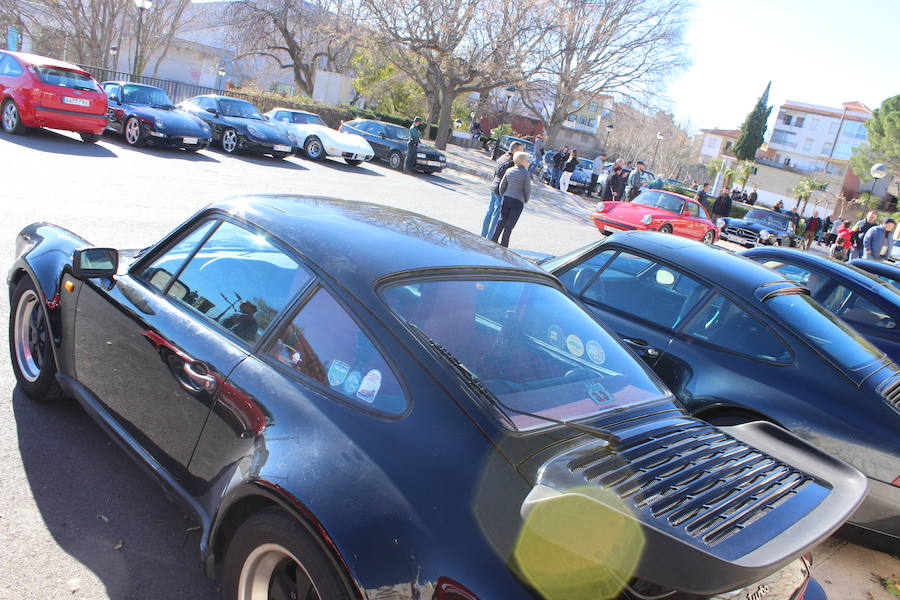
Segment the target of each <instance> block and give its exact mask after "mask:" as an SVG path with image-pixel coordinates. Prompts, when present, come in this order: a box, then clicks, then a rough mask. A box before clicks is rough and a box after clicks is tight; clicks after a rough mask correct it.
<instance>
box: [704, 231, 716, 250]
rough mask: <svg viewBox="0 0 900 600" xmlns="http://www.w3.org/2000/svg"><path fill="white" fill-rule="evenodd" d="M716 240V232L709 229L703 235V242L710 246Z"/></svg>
mask: <svg viewBox="0 0 900 600" xmlns="http://www.w3.org/2000/svg"><path fill="white" fill-rule="evenodd" d="M715 241H716V232H715V231H713V230H712V229H710V230H709V231H707V232H706V235H704V236H703V243H704V244H707V245H709V246H711V245H712V244H713V243H714V242H715Z"/></svg>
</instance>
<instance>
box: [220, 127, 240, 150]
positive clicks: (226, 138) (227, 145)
mask: <svg viewBox="0 0 900 600" xmlns="http://www.w3.org/2000/svg"><path fill="white" fill-rule="evenodd" d="M239 142H240V140H239V138H238V132H237V131H235V130H234V129H226V130H225V131H224V132H222V150H224V151H225V152H226V153H227V154H235V153H236V152H237V151H238V145H239Z"/></svg>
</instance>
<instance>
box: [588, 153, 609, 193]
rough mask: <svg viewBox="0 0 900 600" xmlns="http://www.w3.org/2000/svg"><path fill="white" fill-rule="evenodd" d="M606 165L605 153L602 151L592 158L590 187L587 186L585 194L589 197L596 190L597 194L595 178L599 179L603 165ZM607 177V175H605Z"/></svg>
mask: <svg viewBox="0 0 900 600" xmlns="http://www.w3.org/2000/svg"><path fill="white" fill-rule="evenodd" d="M605 165H606V155H605V154H604V153H602V152H601V153H600V154H598V155H597V158H595V159H594V168H593V169H591V187H589V188H588V191H587V195H588V198H590V197H591V196H592V195H593V194H594V192H597V193H598V195H599V191H598V190H597V180H598V179H600V173H602V172H603V167H604V166H605ZM607 179H609V176H607Z"/></svg>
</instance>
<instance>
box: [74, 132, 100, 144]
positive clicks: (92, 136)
mask: <svg viewBox="0 0 900 600" xmlns="http://www.w3.org/2000/svg"><path fill="white" fill-rule="evenodd" d="M78 135H80V136H81V141H82V142H84V143H85V144H96V143H97V142H99V141H100V134H99V133H79V134H78Z"/></svg>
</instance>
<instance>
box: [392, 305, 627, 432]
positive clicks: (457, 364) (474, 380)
mask: <svg viewBox="0 0 900 600" xmlns="http://www.w3.org/2000/svg"><path fill="white" fill-rule="evenodd" d="M406 323H407V325H409V326H410V327H411V328H412V329H413V331H415V332H416V334H417V335H418V336H419V337H421V338H422V339H423V340H424V341H425V342H426V343H428V345H429V346H431V347H432V348H434V349H435V350H436V351H437V353H438V354H440V355H441V356H442V357H444V358H445V359H446V360H447V361H448V362H449V363H450V364H451V365H452V366H453V367H454V368H455V369H456V372H457V373H458V374H459V375H460V377H462V378H463V380H464V381H465V382H466V383H468V384H469V385H470V386H472V388H473V389H474V390H475V391H477V392H478V393H479V394H481V396H482V397H483V398H485V399H486V400H488V401H489V402H490V403H491V404H494V405H495V406H498V407H500V408H502V409H503V410H507V411H509V412H514V413H516V414H519V415H522V416H525V417H531V418H533V419H538V420H541V421H546V422H548V423H554V424H556V425H563V426H565V427H568V428H570V429H574V430H575V431H580V432H581V433H586V434H588V435H592V436H594V437H596V438H600V439H601V440H604V441H605V442H606V443H608V444H609V445H610V446H616V445H617V444H619V442H621V441H622V438H620V437H619V436H617V435H616V434H615V433H613V432H611V431H608V430H606V429H601V428H599V427H593V426H591V425H583V424H581V423H575V422H572V421H562V420H560V419H554V418H553V417H547V416H545V415H539V414H536V413H531V412H528V411H524V410H519V409H517V408H512V407H511V406H507V405H506V404H504V403H503V402H501V401H500V399H499V398H497V396H495V395H494V393H493V392H491V391H490V390H489V389H488V388H487V386H485V385H484V384H483V383H481V380H480V379H478V376H477V375H475V373H473V372H472V371H470V370H469V368H468V367H467V366H466V365H464V364H463V362H462V361H461V360H459V359H458V358H456V357H455V356H454V355H453V353H451V352H450V351H449V350H447V349H446V348H444V347H443V346H442V345H440V344H439V343H438V342H436V341H435V340H433V339H432V338H430V337H428V334H426V333H425V332H424V331H422V330H421V329H419V328H418V327H417V326H416V325H414V324H413V323H410V322H409V321H407V322H406Z"/></svg>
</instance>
